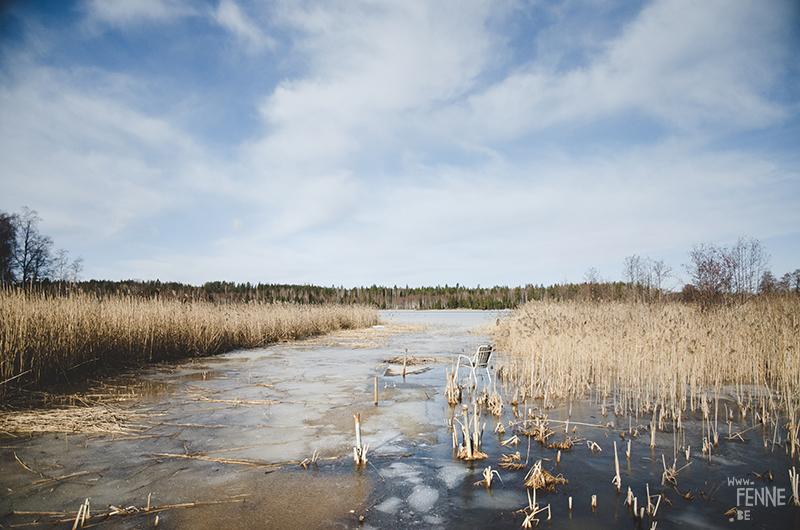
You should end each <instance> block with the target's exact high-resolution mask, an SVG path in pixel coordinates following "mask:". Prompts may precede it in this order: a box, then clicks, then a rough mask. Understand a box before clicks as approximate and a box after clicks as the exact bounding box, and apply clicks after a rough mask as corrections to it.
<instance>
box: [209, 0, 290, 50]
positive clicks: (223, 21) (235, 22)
mask: <svg viewBox="0 0 800 530" xmlns="http://www.w3.org/2000/svg"><path fill="white" fill-rule="evenodd" d="M214 18H215V19H216V21H217V23H219V24H220V25H221V26H222V27H224V28H225V29H227V30H228V31H230V32H231V33H233V34H234V35H235V36H236V37H237V38H238V39H240V40H241V41H243V42H244V43H245V45H246V47H247V48H248V49H249V50H250V51H251V52H252V53H258V52H260V51H262V50H263V49H264V48H272V47H274V46H275V40H274V39H272V38H271V37H270V36H269V35H266V34H264V32H262V31H261V29H260V28H259V27H258V26H257V25H256V24H255V23H253V22H252V21H251V20H248V19H247V18H246V17H245V16H244V15H243V14H242V11H241V9H240V8H239V6H238V5H237V4H236V2H234V1H233V0H221V1H220V3H219V5H218V6H217V10H216V11H215V12H214Z"/></svg>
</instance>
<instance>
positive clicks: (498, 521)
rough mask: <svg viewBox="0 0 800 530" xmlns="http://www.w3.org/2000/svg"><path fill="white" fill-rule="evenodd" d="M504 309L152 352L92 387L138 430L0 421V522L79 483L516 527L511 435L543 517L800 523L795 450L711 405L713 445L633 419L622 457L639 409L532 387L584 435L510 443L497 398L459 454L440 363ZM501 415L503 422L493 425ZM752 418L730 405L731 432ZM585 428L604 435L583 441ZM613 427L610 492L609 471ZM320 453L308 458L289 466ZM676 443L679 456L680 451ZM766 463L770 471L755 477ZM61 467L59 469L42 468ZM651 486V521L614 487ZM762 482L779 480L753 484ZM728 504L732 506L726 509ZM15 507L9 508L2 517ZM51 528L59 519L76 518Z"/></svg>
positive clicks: (595, 523)
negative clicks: (475, 454) (551, 398)
mask: <svg viewBox="0 0 800 530" xmlns="http://www.w3.org/2000/svg"><path fill="white" fill-rule="evenodd" d="M501 316H502V314H501V313H498V312H474V311H426V312H414V311H397V312H392V311H386V312H382V313H381V317H382V321H383V327H377V328H375V329H371V330H365V331H358V332H346V333H343V334H340V335H336V336H332V337H323V338H318V339H313V340H308V341H302V342H297V343H288V344H279V345H274V346H270V347H267V348H261V349H255V350H248V351H237V352H232V353H230V354H227V355H221V356H217V357H213V358H204V359H198V360H195V361H194V362H189V363H184V364H178V365H163V366H159V367H155V368H152V369H148V370H147V371H145V372H142V373H138V374H135V375H128V376H124V377H119V378H115V379H114V380H110V381H107V382H106V384H105V386H104V387H103V388H100V389H95V392H97V391H102V392H103V393H105V394H107V395H113V394H116V395H118V396H120V397H119V399H120V400H121V401H119V402H118V403H117V404H118V405H119V406H122V407H124V409H125V410H126V411H127V412H130V413H136V414H140V415H141V417H140V419H139V423H140V424H141V425H143V426H144V427H145V429H144V430H142V431H141V432H138V433H137V434H136V435H132V436H119V435H117V436H110V435H86V434H81V435H68V436H65V435H63V434H59V435H41V436H35V437H32V438H25V439H15V438H11V437H4V438H3V439H2V441H1V442H0V443H1V444H2V450H1V452H0V525H3V526H4V527H10V526H11V525H20V524H29V523H33V522H35V521H40V522H41V523H42V524H43V525H44V523H45V522H46V521H51V520H53V519H58V517H57V516H55V515H42V514H20V513H19V512H67V511H72V512H76V511H77V509H78V506H79V505H80V504H81V503H83V502H84V500H85V499H87V498H89V499H90V502H91V510H92V511H91V513H92V514H98V513H101V512H108V511H109V508H108V506H109V505H113V506H117V507H121V508H129V507H133V508H136V509H137V510H140V511H139V512H138V513H132V515H130V516H128V517H122V516H114V517H113V518H111V519H109V521H108V522H106V523H105V524H104V526H106V527H112V528H145V527H152V526H153V525H154V524H155V516H156V515H158V517H159V521H158V528H200V529H203V528H209V529H211V528H221V527H225V528H409V527H418V528H441V529H450V528H454V529H455V528H464V527H468V528H470V527H481V528H488V529H493V528H519V527H520V526H521V525H522V522H523V520H524V517H525V516H524V514H521V513H517V512H518V511H519V510H521V509H522V508H524V507H525V506H527V504H528V496H527V488H525V486H524V479H525V474H526V472H527V470H521V471H507V470H503V469H500V468H498V465H497V464H498V461H497V459H498V458H499V457H500V456H502V455H503V454H511V453H515V452H516V451H519V452H520V453H521V457H522V459H523V461H525V460H528V461H529V463H533V462H535V461H537V460H539V459H542V460H543V465H544V467H545V469H548V470H550V471H551V472H552V474H553V475H558V474H561V475H563V477H565V478H566V479H567V480H568V483H567V484H564V485H561V486H559V487H557V489H556V490H555V491H553V492H539V493H538V496H537V501H538V503H539V504H540V505H541V506H547V505H549V506H550V510H551V516H552V518H551V520H549V521H547V520H545V519H546V517H547V515H546V514H542V515H541V517H540V522H539V527H542V528H650V526H651V523H652V522H657V523H658V526H657V528H659V529H663V528H736V527H740V528H745V527H748V528H749V527H757V528H792V527H798V526H800V523H798V521H800V518H799V516H798V510H797V509H796V508H794V507H793V506H791V505H790V503H789V497H790V496H791V488H790V484H789V478H788V474H787V472H788V470H789V469H790V468H791V467H792V465H795V463H793V462H792V461H791V460H790V459H789V458H788V457H787V456H786V454H785V451H784V450H783V448H782V447H776V448H775V450H774V451H773V450H772V446H771V445H770V447H768V448H766V449H765V448H764V443H763V440H764V438H765V437H766V438H768V439H769V440H770V441H771V440H772V438H773V433H772V432H769V433H764V432H763V430H762V429H761V428H760V427H759V428H755V429H750V430H748V431H747V432H746V433H744V435H743V438H744V440H745V441H741V440H739V439H738V438H737V439H735V440H733V441H728V440H726V439H725V436H727V434H728V425H727V423H725V422H724V421H723V420H721V421H720V444H719V446H718V447H717V448H716V449H715V450H714V451H713V452H712V455H711V457H710V458H709V457H708V456H707V455H703V454H702V451H701V448H702V437H701V425H702V422H701V418H700V416H699V415H696V416H690V417H689V418H686V419H684V422H683V429H682V430H681V431H678V432H675V433H673V432H672V430H670V429H668V430H667V432H661V431H659V432H658V433H657V438H656V443H657V445H656V447H655V449H654V450H653V451H651V449H650V433H649V431H647V430H646V429H640V430H639V431H638V432H639V433H640V435H639V436H638V437H636V438H634V439H633V441H632V444H631V457H630V459H628V458H626V455H625V450H626V449H627V440H628V439H630V438H631V435H630V431H631V430H632V429H634V430H635V429H636V427H640V426H645V425H647V424H648V423H649V421H650V418H644V417H639V418H636V417H628V416H619V417H616V416H614V415H613V414H610V415H609V416H607V417H602V414H601V410H600V408H599V407H597V406H595V405H594V404H593V403H592V402H590V400H588V399H586V400H583V401H579V402H574V403H572V404H568V403H558V404H556V406H555V407H554V408H547V409H546V410H545V409H543V405H542V403H540V402H538V401H535V400H534V401H530V402H528V403H521V404H520V405H519V406H518V407H517V413H518V414H520V415H521V416H525V415H526V414H527V411H528V410H529V409H530V410H531V411H534V412H536V413H546V414H547V417H548V419H549V420H550V428H551V429H552V430H553V431H555V434H554V435H552V436H551V438H550V439H549V441H551V442H559V441H562V440H564V438H565V436H566V435H565V433H564V424H563V423H557V421H559V420H560V421H565V420H567V419H568V417H569V411H570V408H571V410H572V415H571V418H569V419H570V421H571V422H572V424H571V425H570V427H569V429H570V435H571V436H573V437H577V438H579V439H581V440H583V442H582V444H581V445H576V446H575V447H574V448H573V449H571V450H569V451H564V452H563V453H562V458H561V462H560V464H558V463H557V462H556V455H557V451H556V450H555V449H548V448H546V447H543V446H542V444H540V443H538V442H530V444H529V442H528V438H527V437H525V436H520V438H521V439H522V442H521V443H520V444H519V445H518V446H517V447H513V446H512V447H503V446H501V445H500V441H501V440H505V439H507V438H509V437H511V436H512V435H513V432H511V430H510V428H509V424H510V423H511V422H513V421H514V419H515V417H514V414H513V410H512V407H511V406H510V405H509V404H507V403H506V404H505V407H504V414H503V417H502V418H501V419H496V418H493V417H492V416H488V415H486V416H483V418H482V421H484V422H485V423H486V428H485V434H484V435H483V448H482V450H483V451H484V452H485V453H487V454H489V455H490V458H488V459H486V460H482V461H476V462H464V461H461V460H458V459H456V458H454V456H453V449H452V432H451V430H450V428H449V424H450V423H451V421H452V417H453V414H454V411H453V408H452V407H450V406H448V405H447V403H446V401H445V400H444V398H443V395H442V394H443V389H444V385H445V367H448V368H449V367H450V366H451V364H450V361H451V360H452V359H453V358H454V357H456V356H457V355H458V354H462V353H463V354H466V355H469V354H471V353H473V352H474V351H475V349H476V348H477V346H478V345H480V344H482V343H484V342H487V340H488V339H487V337H486V335H485V334H486V333H487V329H488V328H489V327H491V326H492V325H493V324H494V323H495V321H496V320H497V318H499V317H501ZM481 326H482V327H481ZM405 350H408V354H409V355H412V356H414V357H435V358H438V359H441V360H442V361H445V362H442V363H434V364H431V365H430V366H432V369H431V370H429V371H427V372H423V373H418V374H413V375H408V376H407V377H406V378H405V379H404V378H402V377H391V376H389V377H387V376H384V375H383V374H384V372H385V370H386V367H387V365H386V364H385V363H382V362H381V361H382V359H386V358H390V357H395V356H402V355H403V354H404V353H405ZM462 375H464V376H466V372H462ZM484 375H485V374H484ZM376 376H377V377H378V387H379V391H378V395H379V404H378V406H377V407H376V406H375V405H374V394H373V389H374V386H373V385H374V378H375V377H376ZM482 382H483V381H482ZM124 396H128V397H124ZM122 399H124V401H122ZM720 406H721V407H722V405H720ZM729 406H730V407H733V406H734V404H733V403H729ZM537 407H538V409H537ZM612 410H613V408H612ZM457 412H459V413H460V411H458V410H457ZM355 413H358V414H359V415H360V419H361V430H362V438H363V442H364V443H365V444H366V443H369V445H370V448H369V453H368V459H369V463H368V464H367V465H366V466H364V467H360V468H355V467H354V465H353V456H352V455H353V449H352V448H353V445H354V444H355V436H354V414H355ZM735 416H736V417H737V418H738V417H739V415H738V414H736V415H735ZM749 420H750V416H748V421H749ZM498 421H500V422H502V424H503V425H504V426H505V427H506V428H507V431H506V433H505V434H494V433H493V431H494V429H495V427H496V425H497V422H498ZM611 422H613V424H612V425H609V424H610V423H611ZM584 423H585V424H592V426H586V425H582V424H584ZM748 427H751V424H750V423H742V422H740V421H738V420H737V421H734V422H733V423H732V424H731V432H737V431H743V430H745V429H747V428H748ZM573 428H574V429H576V430H575V431H574V432H573ZM623 433H624V434H625V438H624V439H623V438H622V435H623ZM588 440H591V441H594V442H596V443H597V444H598V445H599V446H600V447H601V448H602V451H600V452H595V453H592V452H590V451H589V450H588V449H587V446H586V445H585V443H586V441H588ZM614 441H616V442H617V446H618V455H619V459H620V468H621V469H620V474H621V479H622V492H621V493H617V491H616V489H615V487H614V486H613V485H612V483H611V479H612V478H613V476H614V448H613V442H614ZM686 445H690V446H691V455H690V459H689V461H690V462H691V464H689V466H688V467H686V468H684V469H681V470H680V471H679V472H678V473H677V488H676V487H673V486H671V485H667V486H662V485H661V477H662V473H663V464H662V460H661V458H662V454H663V455H664V459H665V462H666V465H667V466H671V465H672V459H673V455H674V454H675V453H676V447H682V446H686ZM315 452H316V453H317V454H318V455H319V458H320V459H319V460H318V462H317V463H316V465H313V464H310V463H309V462H306V465H305V467H302V466H301V465H300V462H302V461H303V460H306V459H308V460H310V459H311V458H312V455H314V454H315ZM15 455H16V456H15ZM677 457H678V458H677V466H676V467H677V468H678V469H680V468H681V467H683V466H685V465H686V458H685V454H684V453H683V452H678V455H677ZM17 458H18V459H19V461H21V462H22V463H24V464H25V465H26V466H28V468H30V469H31V470H32V471H28V470H26V469H24V468H23V467H22V465H21V464H20V462H18V461H17ZM276 464H284V465H277V466H276ZM486 466H492V468H493V469H497V470H499V473H500V477H501V479H502V481H500V480H497V479H496V478H495V482H494V483H493V486H492V488H491V489H489V488H486V487H485V486H476V485H475V482H478V481H480V480H481V479H482V478H483V476H482V472H483V470H484V468H485V467H486ZM767 470H771V472H772V473H773V475H774V479H773V480H772V481H769V480H765V479H762V478H758V477H757V476H756V475H754V473H759V474H764V473H765V472H766V471H767ZM58 477H69V478H64V479H61V480H50V479H53V478H58ZM647 485H649V487H650V493H651V494H652V495H656V494H658V493H663V494H665V495H666V498H667V499H669V501H670V502H671V505H668V504H667V503H666V502H665V501H662V503H661V505H660V507H659V509H658V513H657V516H656V517H655V518H654V519H652V520H651V518H649V517H648V516H647V515H645V518H644V520H640V519H638V518H636V517H634V516H633V514H632V509H631V508H629V507H628V506H627V505H626V504H625V503H624V501H625V496H626V493H627V489H628V487H630V488H632V490H633V493H634V495H636V497H637V498H638V503H639V506H642V505H643V504H644V505H646V487H647ZM765 488H766V489H767V491H768V492H769V493H770V494H773V493H774V495H772V497H769V498H767V497H765V495H764V491H765ZM686 494H689V497H691V498H684V495H686ZM592 495H596V496H597V507H596V509H595V510H593V509H592V508H591V505H590V500H591V497H592ZM148 496H149V497H150V503H151V506H152V507H155V506H159V507H163V506H174V505H179V504H187V503H194V505H192V506H186V507H183V508H174V507H173V508H170V509H166V510H164V511H160V512H158V513H154V512H152V511H151V512H150V513H147V514H145V513H144V512H142V511H141V510H142V509H143V508H145V507H146V506H147V503H148ZM570 497H572V499H573V508H572V510H570V509H569V505H568V499H569V498H570ZM770 501H773V502H772V503H771V504H769V502H770ZM737 503H738V504H739V505H740V507H741V508H742V511H741V512H739V514H737V515H725V513H726V512H728V510H729V509H730V508H732V507H734V506H736V505H737ZM745 504H750V506H745ZM765 504H769V505H765ZM12 511H14V512H17V514H14V515H6V514H10V512H12ZM129 511H131V512H134V511H135V510H133V509H130V510H129ZM72 517H73V518H74V515H73V516H72ZM731 518H733V521H731ZM62 519H63V517H62ZM99 521H100V520H99V518H95V519H93V520H92V522H93V523H96V522H99ZM45 526H48V527H51V526H52V525H50V524H46V525H45ZM57 527H60V528H71V527H72V522H71V521H70V522H63V523H61V524H60V526H57Z"/></svg>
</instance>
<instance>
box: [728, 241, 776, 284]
mask: <svg viewBox="0 0 800 530" xmlns="http://www.w3.org/2000/svg"><path fill="white" fill-rule="evenodd" d="M727 258H728V266H729V268H730V279H731V285H730V290H731V292H732V293H735V294H737V295H739V297H740V298H742V299H744V298H745V297H747V295H750V294H755V293H756V292H758V290H759V280H761V279H762V277H763V275H764V273H766V272H767V266H768V265H769V254H767V253H766V251H765V250H764V246H763V245H762V244H761V242H760V241H759V240H758V239H754V238H752V237H751V238H746V237H744V236H742V237H740V238H739V239H738V240H737V241H736V244H735V245H734V246H733V247H732V248H731V249H730V250H729V251H728V252H727ZM773 283H775V282H773Z"/></svg>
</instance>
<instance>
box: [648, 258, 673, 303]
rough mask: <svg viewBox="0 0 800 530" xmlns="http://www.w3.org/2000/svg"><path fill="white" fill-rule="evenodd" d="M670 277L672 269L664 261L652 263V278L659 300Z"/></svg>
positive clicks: (653, 261)
mask: <svg viewBox="0 0 800 530" xmlns="http://www.w3.org/2000/svg"><path fill="white" fill-rule="evenodd" d="M670 276H672V267H670V266H669V265H667V264H666V263H665V262H664V260H663V259H662V260H658V261H655V260H652V261H650V277H651V278H652V284H653V288H654V289H655V290H656V293H658V297H659V299H661V295H662V293H663V292H664V282H665V281H666V280H667V278H669V277H670Z"/></svg>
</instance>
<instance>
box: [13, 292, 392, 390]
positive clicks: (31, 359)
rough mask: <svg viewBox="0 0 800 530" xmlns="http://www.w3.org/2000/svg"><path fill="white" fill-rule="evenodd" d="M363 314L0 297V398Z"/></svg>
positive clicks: (364, 317)
mask: <svg viewBox="0 0 800 530" xmlns="http://www.w3.org/2000/svg"><path fill="white" fill-rule="evenodd" d="M378 321H379V319H378V314H377V311H375V310H374V309H371V308H368V307H365V306H309V305H295V304H263V303H246V304H244V303H243V304H233V305H215V304H212V303H207V302H192V303H183V302H181V301H179V300H172V301H164V300H153V299H140V298H133V297H122V296H120V297H112V298H102V299H101V298H97V297H94V296H92V295H87V294H83V293H73V294H71V295H69V296H63V297H53V296H45V295H43V294H40V293H26V292H24V291H21V290H17V289H2V290H0V395H3V394H8V393H9V392H10V391H12V390H13V389H14V388H18V387H25V388H28V389H30V388H36V387H40V386H42V385H46V384H51V383H54V382H59V381H60V382H63V381H73V380H75V379H79V378H80V377H81V376H82V375H85V374H86V373H90V372H92V371H94V370H97V369H100V368H103V367H109V366H111V367H116V366H131V365H137V364H140V363H143V362H152V361H161V360H167V359H178V358H185V357H191V356H203V355H214V354H219V353H223V352H226V351H231V350H234V349H240V348H254V347H259V346H264V345H267V344H271V343H275V342H280V341H287V340H294V339H301V338H305V337H310V336H314V335H319V334H323V333H328V332H331V331H336V330H340V329H353V328H361V327H366V326H371V325H375V324H377V323H378Z"/></svg>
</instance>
